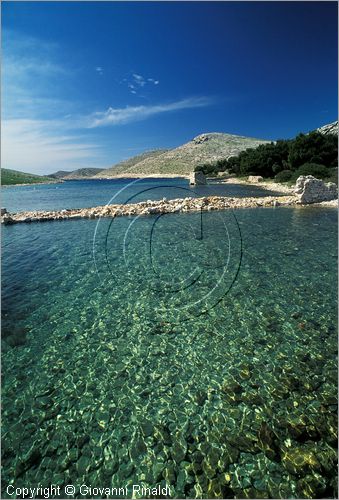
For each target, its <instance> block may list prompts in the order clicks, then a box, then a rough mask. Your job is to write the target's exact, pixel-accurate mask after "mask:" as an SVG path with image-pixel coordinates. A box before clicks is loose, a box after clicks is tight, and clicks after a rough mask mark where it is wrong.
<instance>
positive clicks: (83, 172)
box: [50, 168, 103, 180]
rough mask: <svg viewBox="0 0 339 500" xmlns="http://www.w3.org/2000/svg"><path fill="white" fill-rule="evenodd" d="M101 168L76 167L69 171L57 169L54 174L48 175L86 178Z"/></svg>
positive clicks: (100, 170)
mask: <svg viewBox="0 0 339 500" xmlns="http://www.w3.org/2000/svg"><path fill="white" fill-rule="evenodd" d="M102 170H103V169H102V168H78V169H77V170H72V171H71V172H69V171H66V170H58V171H57V172H55V173H54V174H50V177H53V178H54V179H66V180H70V179H87V178H91V177H94V176H95V175H97V174H99V172H102Z"/></svg>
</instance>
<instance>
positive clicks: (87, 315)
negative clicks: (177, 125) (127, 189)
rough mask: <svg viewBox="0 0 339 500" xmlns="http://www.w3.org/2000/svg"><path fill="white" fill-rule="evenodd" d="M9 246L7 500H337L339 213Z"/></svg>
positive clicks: (168, 226) (177, 224) (237, 219)
mask: <svg viewBox="0 0 339 500" xmlns="http://www.w3.org/2000/svg"><path fill="white" fill-rule="evenodd" d="M67 185H68V184H66V185H65V187H62V188H61V190H62V189H65V190H67V189H70V188H68V187H67ZM44 189H46V190H48V189H49V188H47V187H44V188H43V189H42V191H44ZM51 189H52V188H51ZM83 196H84V195H83V194H79V196H78V198H77V203H82V202H84V200H83ZM81 200H82V201H81ZM93 200H94V199H92V201H91V203H90V204H95V203H97V202H99V198H96V200H97V201H96V202H95V203H93ZM59 202H60V203H63V201H62V200H60V199H59V200H58V203H59ZM25 203H26V204H27V203H28V201H27V200H26V201H25ZM41 203H43V202H41ZM25 208H27V206H26V207H25ZM2 240H3V250H2V276H3V277H2V279H3V302H2V314H3V318H2V369H3V376H2V403H3V410H2V425H3V430H2V465H3V474H2V486H3V494H2V498H9V495H8V494H7V493H6V487H7V486H8V485H9V484H10V483H11V484H15V486H16V487H20V486H26V487H33V486H36V485H38V484H41V485H43V486H48V485H50V484H55V485H60V487H61V492H62V493H61V495H60V497H61V498H64V492H63V490H62V488H63V487H64V486H65V485H67V484H73V485H75V487H76V491H77V493H76V495H75V496H76V498H92V495H91V494H90V493H89V494H87V495H83V496H81V495H80V494H79V487H80V485H82V484H86V485H88V486H89V485H91V486H92V487H99V486H100V487H110V488H112V487H127V488H128V491H129V494H128V497H130V495H131V494H132V493H131V491H132V485H133V484H139V485H143V486H145V487H150V486H152V487H155V486H156V485H162V486H164V485H166V484H167V485H169V487H170V490H171V495H172V497H176V498H337V496H336V495H337V494H336V465H335V464H336V448H337V441H336V439H337V438H336V429H337V417H336V409H337V406H336V403H337V369H336V366H337V358H336V356H337V333H336V330H337V324H336V317H337V316H336V303H337V296H336V292H337V289H336V283H337V276H336V269H337V213H336V211H335V210H332V209H325V208H309V207H308V208H298V209H297V208H280V207H277V208H274V209H273V208H272V209H269V208H267V209H250V210H247V209H242V210H237V211H235V212H234V213H233V212H230V211H224V212H208V213H203V214H202V215H201V214H197V213H194V214H168V215H166V216H162V217H153V216H149V217H139V218H137V219H132V218H129V217H121V218H116V219H114V220H110V219H102V220H100V221H97V220H77V221H55V222H45V223H43V224H40V223H35V224H30V225H28V224H27V225H26V224H17V225H13V226H6V227H4V228H3V238H2ZM123 496H124V495H121V497H123ZM151 496H152V495H151ZM12 498H13V497H12ZM97 498H105V495H97Z"/></svg>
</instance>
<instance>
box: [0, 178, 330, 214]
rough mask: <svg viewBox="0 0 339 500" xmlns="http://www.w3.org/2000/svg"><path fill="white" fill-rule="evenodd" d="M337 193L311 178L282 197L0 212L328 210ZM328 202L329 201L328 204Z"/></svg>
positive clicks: (164, 200) (215, 197) (299, 180)
mask: <svg viewBox="0 0 339 500" xmlns="http://www.w3.org/2000/svg"><path fill="white" fill-rule="evenodd" d="M337 197H338V190H337V186H336V185H335V184H333V183H327V184H326V183H324V182H323V181H321V180H319V179H316V178H314V177H312V176H310V175H309V176H307V177H299V178H298V180H297V183H296V187H295V189H294V194H291V195H288V196H287V195H286V196H264V197H261V198H253V197H252V198H229V197H226V196H207V197H204V198H183V199H182V198H177V199H174V200H167V198H163V199H162V200H147V201H141V202H139V203H129V204H125V205H104V206H99V207H94V208H75V209H64V210H53V211H43V212H41V211H34V212H19V213H9V212H7V210H6V208H2V209H1V223H2V224H16V223H19V222H44V221H53V220H65V219H98V218H100V217H119V216H123V215H125V216H126V215H127V216H135V215H155V214H167V213H180V212H195V211H197V210H204V211H205V210H226V209H237V208H258V207H276V206H279V205H281V206H303V205H310V204H319V203H321V202H323V203H324V204H325V203H327V204H329V206H336V205H337ZM330 200H331V201H330Z"/></svg>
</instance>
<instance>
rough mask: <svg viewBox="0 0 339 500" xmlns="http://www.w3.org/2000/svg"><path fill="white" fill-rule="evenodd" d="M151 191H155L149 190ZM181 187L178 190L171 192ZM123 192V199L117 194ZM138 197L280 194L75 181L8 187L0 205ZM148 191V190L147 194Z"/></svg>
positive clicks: (60, 205)
mask: <svg viewBox="0 0 339 500" xmlns="http://www.w3.org/2000/svg"><path fill="white" fill-rule="evenodd" d="M152 188H155V189H152ZM175 188H181V189H175ZM121 189H124V192H123V196H122V195H119V191H120V190H121ZM142 190H143V191H144V194H143V195H141V194H140V195H139V198H138V199H139V201H143V200H147V199H161V198H163V197H167V198H168V199H170V198H185V197H186V196H192V195H193V196H194V194H195V193H196V194H197V195H198V196H209V195H217V196H234V197H246V196H265V195H269V194H272V195H273V194H275V195H277V196H279V195H281V193H275V192H273V191H268V190H263V189H260V188H259V187H256V186H237V185H235V184H221V183H219V184H218V183H214V184H209V185H206V186H195V187H190V186H189V183H188V181H187V180H186V179H181V178H176V179H141V180H140V179H138V180H137V182H135V181H133V180H131V179H107V180H100V179H98V180H94V179H90V180H78V181H67V182H63V183H60V184H39V185H30V186H10V187H5V188H4V189H3V190H2V200H1V206H3V207H6V208H7V210H8V211H9V212H20V211H23V210H61V209H64V208H89V207H95V206H99V205H106V203H108V202H109V201H110V200H111V199H112V197H115V198H114V202H112V203H125V202H126V200H127V199H128V198H129V197H131V196H133V195H135V194H136V193H140V191H142ZM150 190H151V191H150Z"/></svg>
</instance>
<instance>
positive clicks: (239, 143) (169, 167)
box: [105, 133, 270, 177]
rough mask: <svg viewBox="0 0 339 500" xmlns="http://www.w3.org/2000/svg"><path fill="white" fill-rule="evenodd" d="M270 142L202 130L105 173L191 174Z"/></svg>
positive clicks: (111, 174) (112, 174)
mask: <svg viewBox="0 0 339 500" xmlns="http://www.w3.org/2000/svg"><path fill="white" fill-rule="evenodd" d="M267 142H270V141H266V140H261V139H253V138H251V137H242V136H239V135H231V134H221V133H209V134H201V135H199V136H197V137H195V138H194V139H193V140H192V141H190V142H188V143H186V144H183V145H182V146H179V147H178V148H175V149H172V150H169V151H165V152H160V151H158V152H155V153H157V154H154V152H151V153H152V154H147V153H144V155H140V156H136V157H133V158H131V159H130V160H127V161H126V162H122V163H119V164H118V165H115V166H113V167H112V168H110V169H108V170H106V171H105V176H106V175H107V176H108V175H109V176H112V177H113V176H115V175H119V174H126V175H127V176H128V175H136V174H145V175H151V174H158V175H159V174H164V175H168V174H177V175H188V174H189V173H190V172H191V171H192V170H194V168H195V167H196V166H197V165H199V164H201V163H213V162H214V161H216V160H218V159H221V158H229V157H230V156H234V155H236V154H238V153H239V152H240V151H243V150H245V149H247V148H255V147H256V146H258V145H259V144H265V143H267ZM143 156H144V158H142V157H143ZM145 156H146V157H145Z"/></svg>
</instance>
